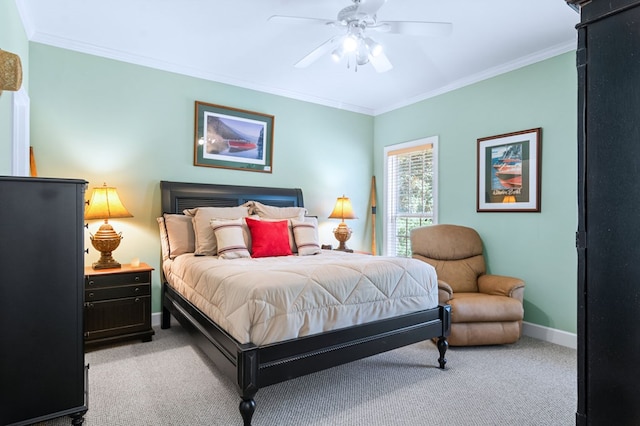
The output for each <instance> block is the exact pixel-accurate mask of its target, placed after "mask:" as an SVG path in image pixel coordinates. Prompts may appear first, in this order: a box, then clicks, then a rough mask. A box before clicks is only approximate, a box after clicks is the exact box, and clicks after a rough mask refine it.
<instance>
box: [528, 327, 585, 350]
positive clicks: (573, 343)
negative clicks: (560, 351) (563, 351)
mask: <svg viewBox="0 0 640 426" xmlns="http://www.w3.org/2000/svg"><path fill="white" fill-rule="evenodd" d="M522 334H524V335H525V336H529V337H533V338H534V339H540V340H544V341H545V342H549V343H555V344H556V345H561V346H566V347H568V348H571V349H576V348H577V347H578V336H577V335H576V334H575V333H569V332H567V331H562V330H556V329H555V328H549V327H544V326H542V325H538V324H532V323H530V322H526V321H525V322H523V323H522Z"/></svg>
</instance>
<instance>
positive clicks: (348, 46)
mask: <svg viewBox="0 0 640 426" xmlns="http://www.w3.org/2000/svg"><path fill="white" fill-rule="evenodd" d="M359 44H360V43H358V38H357V37H356V36H354V35H353V34H349V35H348V36H347V37H345V39H344V41H343V42H342V47H343V48H344V51H345V52H355V51H356V49H357V48H358V45H359Z"/></svg>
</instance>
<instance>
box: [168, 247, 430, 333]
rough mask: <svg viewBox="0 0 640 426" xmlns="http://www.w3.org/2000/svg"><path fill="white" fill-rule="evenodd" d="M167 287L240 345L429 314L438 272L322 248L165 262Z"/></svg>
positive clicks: (190, 257)
mask: <svg viewBox="0 0 640 426" xmlns="http://www.w3.org/2000/svg"><path fill="white" fill-rule="evenodd" d="M163 270H164V273H165V277H166V279H167V281H168V282H169V284H171V286H172V287H174V288H175V289H176V290H177V291H178V292H180V293H181V294H183V295H184V296H185V297H186V298H187V299H188V300H190V301H191V302H192V303H193V304H194V305H196V306H197V307H198V308H199V309H200V310H202V311H203V312H204V313H205V314H206V315H208V316H209V317H210V318H211V319H212V320H213V321H214V322H215V323H217V324H218V325H219V326H221V327H222V328H224V329H225V330H226V331H227V332H228V333H229V334H230V335H231V336H233V337H234V338H235V339H236V340H238V341H239V342H240V343H249V342H252V343H254V344H256V345H265V344H268V343H274V342H279V341H283V340H287V339H292V338H296V337H301V336H307V335H311V334H316V333H321V332H324V331H328V330H334V329H338V328H342V327H348V326H351V325H356V324H362V323H365V322H369V321H375V320H378V319H383V318H390V317H393V316H397V315H401V314H405V313H410V312H415V311H419V310H423V309H429V308H433V307H435V306H437V304H438V284H437V277H436V273H435V270H434V269H433V267H431V266H430V265H429V264H427V263H424V262H421V261H418V260H415V259H406V258H396V257H379V256H368V255H361V254H347V253H342V252H335V251H327V250H323V252H322V254H319V255H315V256H287V257H271V258H257V259H232V260H225V259H218V258H217V257H211V256H205V257H196V256H193V255H192V254H183V255H181V256H178V257H176V258H175V259H174V260H166V261H165V262H164V264H163Z"/></svg>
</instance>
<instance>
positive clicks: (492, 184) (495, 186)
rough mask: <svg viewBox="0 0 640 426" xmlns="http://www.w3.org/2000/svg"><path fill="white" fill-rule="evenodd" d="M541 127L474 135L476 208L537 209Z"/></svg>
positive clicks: (484, 210)
mask: <svg viewBox="0 0 640 426" xmlns="http://www.w3.org/2000/svg"><path fill="white" fill-rule="evenodd" d="M541 136H542V128H540V127H538V128H535V129H529V130H522V131H519V132H512V133H506V134H502V135H497V136H490V137H486V138H480V139H478V165H477V167H478V169H477V170H478V174H477V204H476V211H478V212H540V170H541V169H540V158H541Z"/></svg>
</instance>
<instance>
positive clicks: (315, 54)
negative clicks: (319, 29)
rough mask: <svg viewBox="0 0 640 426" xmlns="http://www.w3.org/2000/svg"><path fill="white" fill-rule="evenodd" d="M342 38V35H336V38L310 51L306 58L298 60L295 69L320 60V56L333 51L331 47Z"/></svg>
mask: <svg viewBox="0 0 640 426" xmlns="http://www.w3.org/2000/svg"><path fill="white" fill-rule="evenodd" d="M344 37H345V36H344V35H337V36H333V37H331V38H330V39H329V40H327V41H325V42H324V43H322V44H321V45H320V46H318V47H316V48H315V49H314V50H312V51H311V52H310V53H309V54H308V55H307V56H305V57H304V58H302V59H300V60H299V61H298V62H297V63H296V64H295V67H296V68H306V67H308V66H309V65H311V64H312V63H314V62H315V61H317V60H318V59H320V57H321V56H323V55H324V54H326V53H328V52H329V51H330V50H331V49H333V47H334V46H335V45H336V44H337V43H338V42H339V41H340V40H342V39H343V38H344Z"/></svg>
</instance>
